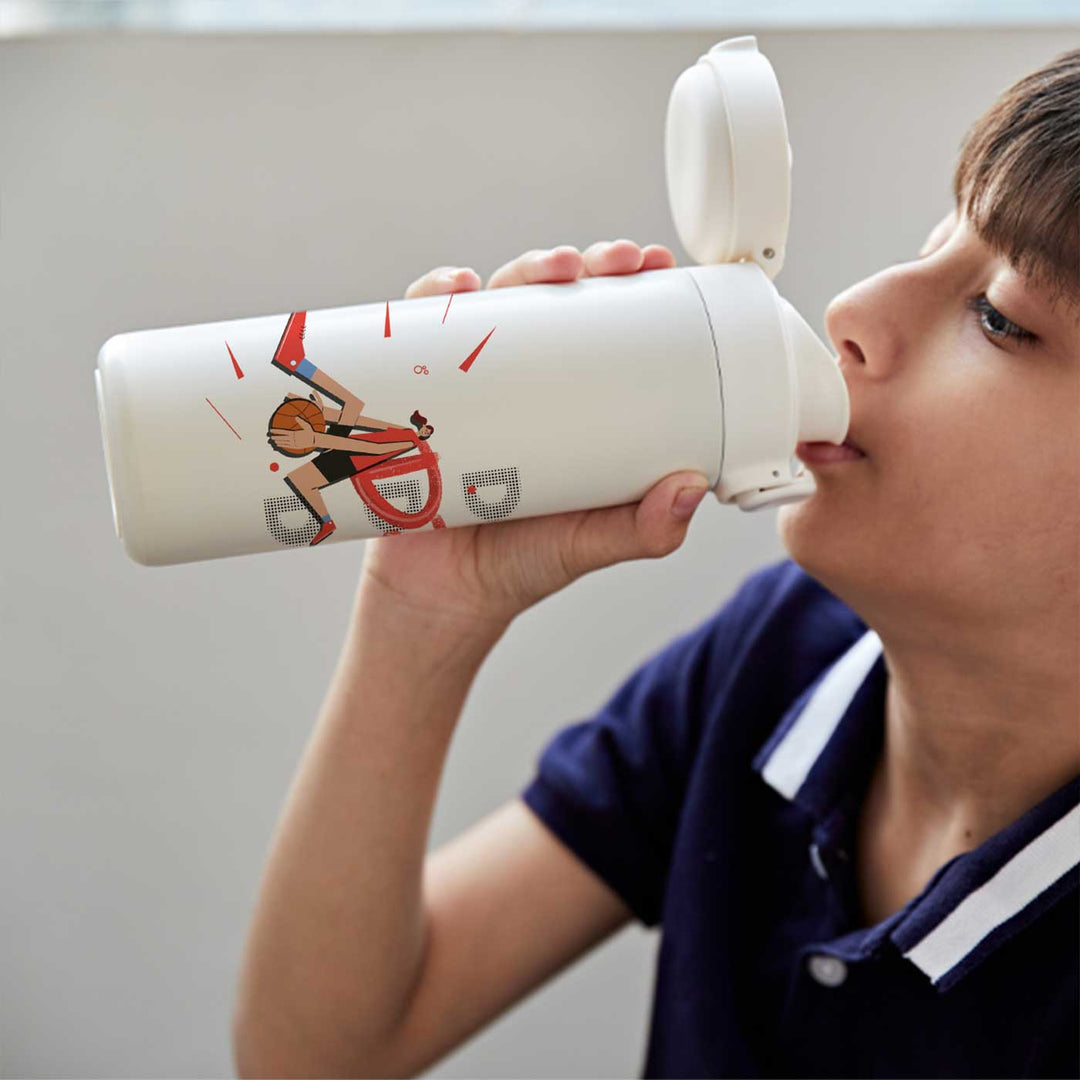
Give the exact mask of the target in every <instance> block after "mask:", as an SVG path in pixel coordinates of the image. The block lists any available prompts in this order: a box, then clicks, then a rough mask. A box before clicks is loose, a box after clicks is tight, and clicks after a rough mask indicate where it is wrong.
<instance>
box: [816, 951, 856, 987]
mask: <svg viewBox="0 0 1080 1080" xmlns="http://www.w3.org/2000/svg"><path fill="white" fill-rule="evenodd" d="M806 966H807V968H808V969H809V971H810V974H811V976H812V977H813V978H814V979H815V980H816V981H817V982H819V983H821V985H822V986H839V985H840V984H841V983H842V982H843V981H844V980H845V979H846V978H847V964H845V963H844V961H843V960H841V959H840V957H839V956H825V955H824V954H822V953H817V954H815V955H814V956H811V957H810V958H809V959H808V960H807V961H806Z"/></svg>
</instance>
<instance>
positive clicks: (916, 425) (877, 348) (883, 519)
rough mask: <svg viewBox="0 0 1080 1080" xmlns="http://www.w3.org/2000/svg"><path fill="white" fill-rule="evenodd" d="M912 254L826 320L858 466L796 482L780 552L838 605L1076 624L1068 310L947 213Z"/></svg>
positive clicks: (1078, 397) (1077, 543) (839, 301)
mask: <svg viewBox="0 0 1080 1080" xmlns="http://www.w3.org/2000/svg"><path fill="white" fill-rule="evenodd" d="M919 256H920V257H919V258H917V259H914V260H913V261H910V262H905V263H901V264H899V265H897V266H891V267H889V268H887V269H885V270H882V271H880V272H879V273H877V274H874V275H873V276H872V277H869V278H866V279H865V280H864V281H861V282H859V283H858V284H856V285H853V286H852V287H851V288H849V289H846V290H845V291H844V292H842V293H841V294H840V295H839V296H837V297H835V298H834V299H833V301H832V303H831V304H830V305H829V307H828V310H827V312H826V318H825V322H826V328H827V331H828V334H829V337H830V338H831V340H832V343H833V346H834V347H835V349H836V350H837V352H838V354H839V358H840V370H841V372H842V374H843V376H844V379H845V381H846V382H847V386H848V391H849V393H850V399H851V424H850V436H851V438H852V439H853V440H854V442H855V443H856V445H858V446H859V447H861V448H862V449H863V450H864V451H865V452H866V455H867V456H866V457H865V458H862V459H859V460H857V461H851V462H845V463H842V464H837V465H823V466H817V465H815V466H807V468H809V469H810V471H811V472H812V474H813V475H814V479H815V482H816V485H817V491H816V492H815V493H814V494H813V495H812V496H811V497H810V498H809V499H807V500H805V501H804V502H802V503H796V504H789V505H787V506H783V507H781V508H780V511H779V519H778V529H779V533H780V537H781V540H782V541H783V543H784V546H785V547H786V548H787V549H788V552H789V553H790V555H791V557H792V558H793V559H794V560H795V561H796V562H798V563H799V564H800V565H801V566H803V567H804V569H806V570H807V572H808V573H810V574H811V575H812V576H815V577H817V578H818V579H819V580H820V581H821V582H822V583H823V584H824V585H825V586H826V587H827V588H829V589H831V590H832V591H834V592H836V593H837V594H838V595H841V596H842V597H843V598H845V599H847V600H849V602H856V603H857V602H858V601H865V602H867V603H868V604H870V603H871V602H873V603H875V604H877V605H879V606H880V605H881V603H882V602H883V600H884V601H885V602H887V601H888V600H890V599H895V600H897V601H899V602H900V603H901V604H902V605H903V610H904V611H905V612H907V613H910V614H911V615H916V614H919V615H924V616H925V615H927V614H931V615H940V616H943V618H942V623H943V625H944V624H951V625H953V626H954V627H955V626H956V625H957V621H958V620H959V621H960V622H970V623H971V624H972V625H977V624H978V623H979V622H980V621H981V620H985V619H987V618H996V619H1008V618H1010V617H1011V618H1012V619H1014V620H1015V621H1018V617H1019V616H1024V617H1026V618H1027V619H1028V620H1029V621H1030V617H1031V615H1033V614H1034V613H1035V611H1036V610H1037V609H1038V607H1039V606H1042V607H1043V609H1044V610H1045V611H1047V613H1049V611H1054V612H1056V613H1057V614H1059V615H1060V614H1062V613H1063V612H1064V608H1063V605H1066V606H1071V608H1072V609H1073V610H1075V608H1076V606H1077V604H1078V599H1077V597H1078V589H1080V581H1078V569H1080V331H1078V327H1077V322H1076V321H1075V320H1076V312H1075V309H1072V308H1070V307H1069V306H1068V305H1067V302H1066V301H1065V300H1064V299H1063V300H1061V301H1059V302H1058V306H1057V309H1056V310H1055V309H1052V308H1051V306H1050V298H1049V296H1048V295H1047V294H1046V293H1043V292H1040V291H1037V290H1036V289H1035V288H1034V287H1033V286H1028V285H1025V283H1024V281H1023V279H1022V278H1021V277H1020V276H1019V275H1018V274H1017V273H1016V272H1015V271H1013V270H1012V269H1011V268H1010V266H1009V264H1008V261H1007V260H1006V259H1005V258H1004V257H1001V256H998V255H996V254H995V253H994V252H993V251H991V249H990V248H988V247H987V246H986V245H985V244H983V242H982V241H981V240H980V239H979V238H978V237H977V235H976V234H975V232H974V231H973V229H972V228H971V226H970V224H969V222H968V221H967V219H966V217H963V216H960V217H958V216H957V213H956V211H953V212H951V213H950V214H948V215H947V216H946V217H945V218H943V219H942V220H941V221H940V222H939V223H938V224H937V225H936V226H935V227H934V229H933V230H932V231H931V233H930V235H929V236H928V237H927V240H926V243H925V244H924V246H923V248H922V250H921V251H920V252H919ZM980 293H985V294H986V298H987V300H988V301H989V303H990V304H991V305H993V307H994V308H996V309H997V311H998V312H1000V313H1001V315H1002V316H1004V318H1005V319H1008V320H1011V321H1012V322H1013V323H1016V324H1018V325H1019V326H1021V327H1023V328H1024V329H1025V330H1028V331H1030V332H1031V333H1033V334H1035V335H1037V338H1038V340H1036V341H1033V342H1027V343H1025V342H1020V341H1017V340H1016V339H1015V338H1011V337H1010V338H1007V339H1006V338H1001V337H995V335H994V331H1000V330H1001V328H1002V325H1003V322H1004V320H1003V319H1002V318H1000V317H999V316H998V315H996V314H994V313H988V314H985V315H980V314H978V313H976V312H974V311H971V310H968V308H967V307H966V306H965V301H966V300H968V299H969V298H971V297H975V296H978V295H979V294H980ZM1064 613H1065V614H1067V612H1064ZM998 629H1001V627H1000V626H999V627H998Z"/></svg>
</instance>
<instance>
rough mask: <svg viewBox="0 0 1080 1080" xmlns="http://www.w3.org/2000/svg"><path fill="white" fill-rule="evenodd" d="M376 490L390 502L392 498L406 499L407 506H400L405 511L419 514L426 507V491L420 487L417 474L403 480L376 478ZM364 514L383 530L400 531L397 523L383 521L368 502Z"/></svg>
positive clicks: (365, 504)
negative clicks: (379, 479)
mask: <svg viewBox="0 0 1080 1080" xmlns="http://www.w3.org/2000/svg"><path fill="white" fill-rule="evenodd" d="M375 490H376V491H377V492H378V493H379V494H380V495H381V496H382V497H383V498H384V499H386V501H387V502H390V500H391V499H402V498H403V499H405V506H404V507H400V508H399V509H401V510H402V512H403V513H406V514H419V513H420V511H421V510H423V509H424V493H423V491H421V489H420V481H419V480H418V479H417V477H415V476H409V477H405V478H404V479H401V480H383V481H378V480H376V481H375ZM395 505H396V504H395ZM364 514H365V516H366V517H367V519H368V521H370V522H371V524H372V525H374V526H375V528H377V529H380V530H381V531H382V532H398V531H399V530H398V527H397V526H396V525H391V524H390V523H389V522H387V521H383V519H382V518H381V517H379V515H378V514H376V513H375V511H374V510H372V509H371V507H370V506H368V504H367V503H364Z"/></svg>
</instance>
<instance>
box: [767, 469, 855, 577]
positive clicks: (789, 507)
mask: <svg viewBox="0 0 1080 1080" xmlns="http://www.w3.org/2000/svg"><path fill="white" fill-rule="evenodd" d="M845 517H846V515H843V514H841V513H839V512H838V508H837V506H836V505H835V504H833V505H830V504H829V501H828V500H827V499H824V498H823V497H822V492H821V490H820V489H819V490H818V491H815V492H814V494H812V495H810V496H809V497H808V498H806V499H803V500H802V501H801V502H797V503H786V504H785V505H783V506H781V507H779V508H778V509H777V514H776V531H777V534H778V535H779V537H780V542H781V543H782V544H783V545H784V548H785V549H786V550H787V553H788V555H789V556H790V557H791V559H792V560H793V561H794V562H797V563H798V564H799V565H800V566H801V567H802V568H803V569H804V570H805V571H806V572H807V573H808V574H810V575H812V576H815V577H817V576H818V575H819V574H825V575H830V576H831V573H834V572H837V571H841V570H842V568H843V566H844V565H845V564H848V565H850V563H851V559H852V551H851V548H850V545H851V543H852V541H855V543H856V544H857V543H858V540H857V537H856V533H857V532H858V531H859V530H858V529H857V527H856V526H855V524H854V523H853V522H851V521H849V520H844V519H845Z"/></svg>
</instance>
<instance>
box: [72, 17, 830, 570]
mask: <svg viewBox="0 0 1080 1080" xmlns="http://www.w3.org/2000/svg"><path fill="white" fill-rule="evenodd" d="M665 158H666V170H667V183H668V195H669V201H670V203H671V209H672V214H673V218H674V221H675V225H676V229H677V231H678V234H679V238H680V240H681V242H682V243H683V245H684V247H685V248H686V250H687V251H688V252H689V253H690V254H691V256H692V257H693V258H694V259H695V260H696V261H697V263H698V265H694V266H685V267H676V268H672V269H664V270H650V271H643V272H640V273H636V274H629V275H622V276H609V277H597V278H585V279H581V280H578V281H573V282H561V283H557V284H540V285H523V286H515V287H507V288H501V289H493V290H477V291H470V292H465V293H456V294H452V295H450V296H446V295H442V296H430V297H419V298H414V299H411V300H396V299H395V300H385V301H378V302H375V303H369V304H361V305H358V306H352V307H339V308H328V309H322V310H312V311H293V312H282V313H280V314H276V315H267V316H259V317H254V318H241V319H232V320H227V321H222V322H215V323H205V324H201V325H198V326H180V327H169V328H165V329H156V330H142V331H136V332H131V333H123V334H118V335H115V336H113V337H111V338H109V340H108V341H106V342H105V344H104V345H103V346H102V348H101V351H100V353H99V355H98V367H97V370H96V371H95V373H94V374H95V386H96V392H97V398H98V405H99V411H100V419H101V428H102V437H103V441H104V448H105V460H106V468H107V472H108V479H109V487H110V492H111V497H112V505H113V515H114V524H115V527H116V532H117V535H118V536H119V538H120V539H121V541H122V542H123V545H124V548H125V550H126V551H127V553H128V555H129V556H130V557H131V558H132V559H134V560H135V561H136V562H139V563H141V564H143V565H146V566H160V565H167V564H174V563H183V562H191V561H196V560H202V559H214V558H223V557H228V556H235V555H245V554H253V553H256V552H262V551H273V550H276V549H278V548H287V547H311V546H315V545H318V544H324V543H326V542H329V543H339V542H341V541H344V540H350V539H364V538H370V537H377V536H383V535H387V534H392V533H400V532H404V531H406V530H410V529H431V528H435V529H440V528H454V527H455V526H459V525H474V524H481V523H484V522H491V521H500V520H504V519H507V518H512V517H513V518H526V517H535V516H538V515H543V514H553V513H560V512H564V511H570V510H581V509H588V508H593V507H601V506H613V505H616V504H620V503H626V502H631V501H636V500H638V499H640V498H642V497H643V496H644V495H645V493H646V492H647V491H648V490H649V488H651V487H652V486H653V485H654V484H655V483H656V482H657V481H658V480H660V479H661V478H662V477H663V476H665V475H667V474H669V473H671V472H675V471H678V470H683V469H695V470H699V471H701V472H702V473H704V474H705V476H706V477H708V479H709V483H710V486H711V487H712V490H713V491H714V493H715V495H716V497H717V498H718V499H719V500H720V501H722V502H725V503H734V504H736V505H738V506H739V507H741V508H742V509H744V510H751V509H756V508H759V507H763V506H774V505H777V504H779V503H782V502H790V501H794V500H797V499H802V498H805V497H806V496H807V495H809V494H810V493H812V492H813V490H814V486H813V479H812V477H810V475H809V474H808V473H807V472H806V471H805V470H804V469H802V467H801V464H800V463H798V462H797V459H794V458H793V456H792V455H793V453H794V448H795V444H796V443H797V442H798V441H799V440H805V441H818V440H821V441H828V442H835V443H840V442H842V441H843V439H844V438H845V436H846V434H847V427H848V421H849V404H848V396H847V390H846V386H845V383H844V380H843V378H842V377H841V375H840V372H839V368H838V366H837V363H836V359H835V357H834V356H833V355H832V354H831V352H830V351H829V349H828V348H826V346H825V345H824V344H823V343H822V342H821V340H820V339H819V338H818V337H817V336H816V335H815V333H814V332H813V330H812V329H811V328H810V327H809V326H808V325H807V323H806V322H805V321H804V320H803V318H802V317H801V316H800V315H799V314H798V312H797V311H796V310H795V309H794V308H793V307H792V306H791V304H789V303H788V302H787V301H786V300H784V299H783V298H782V297H781V296H780V294H779V293H778V292H777V290H776V288H775V286H774V285H773V283H772V279H773V278H774V277H775V275H776V273H777V272H778V271H779V269H780V267H781V266H782V264H783V257H784V245H785V242H786V237H787V228H788V216H789V207H790V168H791V150H790V146H789V145H788V141H787V127H786V122H785V118H784V111H783V103H782V100H781V97H780V91H779V86H778V84H777V82H776V78H775V74H774V73H773V70H772V67H771V66H770V64H769V62H768V60H766V58H765V57H764V56H763V55H762V54H761V53H760V52H759V51H758V49H757V43H756V40H755V39H754V38H753V37H752V36H745V37H739V38H733V39H730V40H728V41H724V42H720V43H719V44H717V45H715V46H713V48H712V49H710V50H709V52H708V53H706V54H705V55H704V56H702V57H701V58H700V59H699V60H698V62H697V63H696V64H695V65H694V66H693V67H691V68H689V69H687V70H686V71H684V72H683V73H682V75H681V76H680V77H679V79H678V80H677V81H676V83H675V86H674V87H673V89H672V92H671V97H670V100H669V103H668V113H667V122H666V130H665ZM793 465H798V466H799V467H798V468H793Z"/></svg>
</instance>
